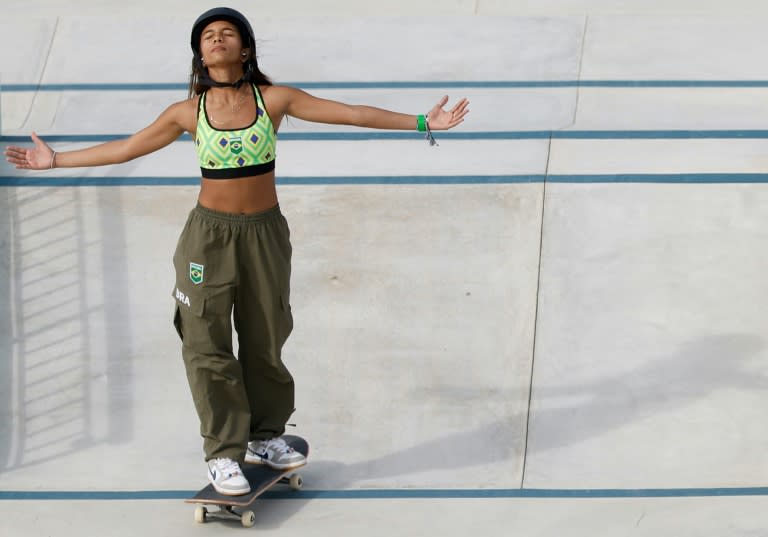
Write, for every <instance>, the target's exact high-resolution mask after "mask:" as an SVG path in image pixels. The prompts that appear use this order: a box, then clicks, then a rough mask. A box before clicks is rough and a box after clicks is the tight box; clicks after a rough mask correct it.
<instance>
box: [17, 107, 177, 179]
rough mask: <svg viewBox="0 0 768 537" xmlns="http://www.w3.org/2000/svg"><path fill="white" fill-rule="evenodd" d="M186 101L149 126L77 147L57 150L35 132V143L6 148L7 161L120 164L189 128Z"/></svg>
mask: <svg viewBox="0 0 768 537" xmlns="http://www.w3.org/2000/svg"><path fill="white" fill-rule="evenodd" d="M188 106H189V105H188V103H187V102H180V103H176V104H173V105H171V106H169V107H168V108H167V109H166V110H165V111H164V112H163V113H162V114H160V116H159V117H158V118H157V119H156V120H155V121H154V122H153V123H152V124H151V125H149V126H148V127H146V128H145V129H142V130H140V131H139V132H137V133H136V134H134V135H132V136H130V137H128V138H124V139H122V140H114V141H112V142H107V143H104V144H99V145H95V146H92V147H88V148H86V149H79V150H76V151H66V152H56V153H55V155H54V151H53V149H51V148H50V146H48V144H46V143H45V142H44V141H43V140H42V139H40V137H38V136H37V134H35V133H34V132H33V133H32V141H33V142H34V147H32V148H25V147H18V146H9V147H7V148H6V150H5V157H6V160H8V162H10V163H11V164H14V165H15V166H16V168H19V169H23V170H45V169H49V168H75V167H84V166H103V165H106V164H119V163H122V162H127V161H129V160H133V159H135V158H137V157H141V156H144V155H147V154H149V153H152V152H153V151H157V150H158V149H160V148H162V147H165V146H166V145H168V144H170V143H171V142H173V141H174V140H176V139H177V138H178V137H179V136H181V135H182V133H183V132H184V131H185V130H186V129H185V128H184V127H183V124H184V123H185V121H184V119H185V114H184V111H185V109H186V107H188Z"/></svg>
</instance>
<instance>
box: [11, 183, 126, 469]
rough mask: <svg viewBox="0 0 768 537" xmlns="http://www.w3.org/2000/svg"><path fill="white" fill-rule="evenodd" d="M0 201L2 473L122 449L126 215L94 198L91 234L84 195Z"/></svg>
mask: <svg viewBox="0 0 768 537" xmlns="http://www.w3.org/2000/svg"><path fill="white" fill-rule="evenodd" d="M3 194H4V195H3V196H2V197H1V198H0V204H1V205H0V210H1V211H2V212H0V214H2V215H4V216H5V218H3V220H2V222H0V255H2V259H3V261H2V262H3V263H4V264H3V265H0V267H2V271H3V272H5V273H6V274H7V275H8V277H7V278H3V280H2V281H3V283H2V287H0V295H2V294H6V295H7V300H2V301H0V303H1V304H2V306H0V307H4V308H5V310H6V311H4V312H2V313H3V315H2V318H1V319H0V334H2V335H3V336H4V337H2V339H1V340H0V352H1V353H2V354H1V355H0V401H2V403H3V405H2V410H0V432H1V433H2V434H1V435H0V438H1V439H0V471H2V469H5V470H10V469H13V468H19V467H25V466H31V465H35V464H40V463H43V462H46V461H50V460H56V459H58V458H61V457H64V456H66V455H68V454H71V453H73V452H76V451H79V450H81V449H85V448H90V447H92V446H93V445H94V444H98V443H101V442H105V441H106V442H112V443H115V442H123V441H128V440H129V439H130V435H131V431H132V427H133V412H132V408H131V402H130V400H129V398H128V397H125V394H126V393H131V379H132V365H131V364H132V362H131V345H130V339H129V338H127V337H122V338H117V337H116V336H115V334H116V333H118V332H120V333H125V331H126V330H128V331H130V322H129V320H128V319H129V313H128V312H126V311H125V308H126V307H127V306H126V305H127V304H129V301H128V296H127V295H128V289H127V288H126V286H125V285H124V282H125V281H126V279H127V278H126V274H125V272H126V266H127V263H126V262H125V260H124V257H125V255H124V254H125V232H124V225H123V218H124V216H123V214H122V213H121V212H118V213H115V212H114V211H110V210H109V209H108V207H107V206H106V205H105V204H103V203H102V197H103V196H104V195H105V194H104V193H103V192H102V191H98V192H97V194H96V199H97V204H96V214H97V218H98V223H99V224H100V228H101V229H93V227H94V226H93V220H92V217H93V215H94V211H93V210H92V207H91V206H89V205H91V203H90V201H91V200H90V199H88V198H89V197H90V196H91V193H87V192H84V191H83V190H82V189H79V188H54V187H50V188H46V187H43V188H26V187H18V188H14V189H10V188H9V189H5V192H4V193H3ZM6 215H7V216H6ZM89 218H91V219H90V220H89ZM98 255H100V258H98V257H97V256H98ZM95 264H96V267H98V265H101V268H102V274H103V277H102V279H101V281H102V284H101V286H100V287H97V286H95V285H94V284H93V282H92V280H93V278H92V277H91V275H92V274H93V271H94V265H95ZM96 270H98V268H97V269H96ZM6 282H7V283H6ZM113 341H120V344H119V345H113V344H111V342H113ZM115 416H117V417H118V419H115V418H114V417H115ZM118 422H119V423H118Z"/></svg>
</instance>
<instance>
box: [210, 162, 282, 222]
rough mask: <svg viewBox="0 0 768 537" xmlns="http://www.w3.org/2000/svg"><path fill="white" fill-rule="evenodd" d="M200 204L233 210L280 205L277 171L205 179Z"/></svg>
mask: <svg viewBox="0 0 768 537" xmlns="http://www.w3.org/2000/svg"><path fill="white" fill-rule="evenodd" d="M197 199H198V201H199V202H200V205H202V206H203V207H206V208H208V209H213V210H214V211H219V212H222V213H230V214H252V213H259V212H262V211H266V210H267V209H271V208H272V207H274V206H275V205H277V189H276V188H275V172H269V173H265V174H263V175H257V176H255V177H242V178H238V179H203V180H202V184H201V186H200V195H199V196H198V198H197Z"/></svg>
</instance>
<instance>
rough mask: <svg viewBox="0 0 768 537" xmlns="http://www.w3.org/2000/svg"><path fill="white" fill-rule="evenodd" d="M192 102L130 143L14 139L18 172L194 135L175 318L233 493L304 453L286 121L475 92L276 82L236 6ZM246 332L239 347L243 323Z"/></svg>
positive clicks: (217, 26) (112, 160) (193, 83)
mask: <svg viewBox="0 0 768 537" xmlns="http://www.w3.org/2000/svg"><path fill="white" fill-rule="evenodd" d="M191 46H192V53H193V56H192V74H191V77H190V85H189V94H190V97H189V99H187V100H184V101H180V102H177V103H174V104H172V105H171V106H169V107H168V108H167V109H166V110H165V111H164V112H163V113H162V114H160V116H159V117H158V118H157V119H156V120H155V121H154V122H153V123H152V124H151V125H149V126H148V127H146V128H145V129H143V130H141V131H139V132H137V133H136V134H134V135H132V136H130V137H129V138H126V139H122V140H115V141H111V142H107V143H104V144H100V145H96V146H92V147H89V148H87V149H81V150H77V151H66V152H56V151H54V150H52V149H51V148H50V147H49V146H48V145H47V144H46V143H45V142H43V140H41V139H40V138H39V137H38V136H37V135H36V134H35V133H33V134H32V141H33V142H34V147H32V148H22V147H15V146H12V147H8V148H7V149H6V158H7V160H8V161H9V162H10V163H11V164H14V165H15V166H16V167H17V168H20V169H27V170H43V169H50V168H64V167H67V168H70V167H82V166H101V165H106V164H117V163H122V162H127V161H129V160H132V159H135V158H138V157H141V156H143V155H147V154H149V153H152V152H153V151H157V150H158V149H160V148H162V147H165V146H167V145H168V144H170V143H171V142H173V141H174V140H176V139H177V138H179V136H181V135H182V134H183V133H184V132H189V133H190V134H191V135H192V138H193V139H194V141H195V148H196V150H197V156H198V160H199V163H200V172H201V176H202V179H201V185H200V192H199V195H198V202H197V206H196V207H195V208H194V209H192V211H191V212H190V214H189V218H188V219H187V222H186V224H185V226H184V229H183V231H182V233H181V237H180V238H179V242H178V245H177V248H176V252H175V254H174V256H173V262H174V267H175V270H176V288H175V289H174V292H173V296H174V297H175V300H176V309H175V314H174V325H175V326H176V330H177V332H178V334H179V336H180V338H181V340H182V356H183V359H184V364H185V367H186V372H187V378H188V380H189V385H190V388H191V391H192V397H193V400H194V403H195V408H196V410H197V413H198V416H199V417H200V431H201V435H202V437H203V449H204V451H205V459H206V461H207V462H208V478H209V480H210V481H211V483H212V484H213V486H214V488H215V489H216V490H217V491H218V492H220V493H221V494H229V495H239V494H246V493H248V492H249V491H250V485H249V484H248V481H247V480H246V479H245V477H244V476H243V473H242V471H241V468H240V465H241V464H242V463H244V462H246V463H257V464H267V465H269V466H272V467H274V468H279V469H289V468H294V467H298V466H301V465H303V464H305V462H306V461H305V460H304V456H303V455H301V454H300V453H298V452H295V451H294V450H292V449H291V448H290V447H288V446H287V445H286V443H285V442H284V441H283V440H282V439H281V436H282V435H283V433H284V432H285V425H286V422H287V420H288V418H289V416H290V415H291V414H292V413H293V411H294V406H293V405H294V382H293V377H292V376H291V374H290V373H289V372H288V369H287V368H286V367H285V365H284V364H283V361H282V359H281V349H282V347H283V344H284V343H285V341H286V339H287V338H288V336H289V334H290V333H291V330H292V328H293V318H292V316H291V308H290V302H289V292H290V291H289V290H290V272H291V243H290V240H289V230H288V224H287V222H286V220H285V218H284V217H283V215H282V213H281V212H280V207H279V205H278V199H277V192H276V188H275V172H274V169H275V155H276V153H275V144H276V140H277V131H278V129H279V127H280V123H281V122H282V120H283V118H284V117H286V116H292V117H296V118H300V119H303V120H306V121H313V122H320V123H332V124H344V125H356V126H359V127H371V128H377V129H400V130H411V129H418V130H420V131H425V132H426V133H427V135H428V136H429V137H430V139H431V134H430V130H445V129H450V128H452V127H455V126H456V125H458V124H459V123H461V122H462V121H463V120H464V117H465V115H466V114H467V113H468V109H467V105H468V102H467V100H466V99H462V100H460V101H459V102H458V103H457V104H456V105H455V106H453V107H452V108H451V109H450V110H448V111H446V110H444V109H443V107H444V106H445V104H446V103H447V102H448V97H443V98H442V99H441V100H440V101H439V102H438V103H437V104H436V105H435V106H434V107H433V108H432V110H430V111H429V113H428V114H426V115H419V116H415V115H407V114H400V113H396V112H390V111H387V110H382V109H379V108H373V107H370V106H352V105H347V104H343V103H339V102H335V101H330V100H325V99H319V98H316V97H313V96H311V95H309V94H307V93H305V92H303V91H301V90H299V89H295V88H291V87H287V86H276V85H273V84H272V82H271V81H270V80H269V78H267V77H266V76H265V75H264V74H263V73H262V72H261V71H260V70H259V66H258V62H257V56H256V47H255V39H254V33H253V30H252V28H251V25H250V24H249V23H248V21H247V20H246V18H245V17H244V16H243V15H242V14H241V13H239V12H237V11H235V10H233V9H229V8H215V9H211V10H209V11H207V12H205V13H203V14H202V15H201V16H200V17H199V18H198V19H197V21H196V22H195V23H194V25H193V27H192V35H191ZM233 313H234V322H235V326H234V328H235V330H236V331H237V334H238V341H239V352H238V356H237V358H235V356H234V355H233V352H232V326H231V318H232V314H233Z"/></svg>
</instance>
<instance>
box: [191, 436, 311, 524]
mask: <svg viewBox="0 0 768 537" xmlns="http://www.w3.org/2000/svg"><path fill="white" fill-rule="evenodd" d="M283 440H285V441H286V443H287V444H288V445H289V446H291V447H292V448H293V449H295V450H296V451H298V452H299V453H301V454H302V455H304V456H305V457H308V456H309V444H308V443H307V441H306V440H304V439H303V438H301V437H298V436H292V435H285V436H283ZM241 468H242V470H243V474H244V475H245V478H246V479H247V480H248V483H250V485H251V492H249V493H248V494H241V495H239V496H227V495H224V494H219V493H218V492H216V489H214V488H213V485H211V484H208V485H207V486H205V487H203V488H202V489H200V491H199V492H198V493H197V494H195V495H194V496H193V497H192V498H189V499H187V500H184V501H185V502H186V503H194V504H197V507H195V522H197V523H200V524H202V523H204V522H206V521H207V520H208V519H213V518H217V519H221V520H239V521H240V522H241V523H242V524H243V526H245V527H246V528H250V527H251V526H253V525H254V524H255V523H256V515H255V514H254V513H253V511H251V510H250V509H248V507H250V506H251V504H252V503H253V502H254V501H255V500H256V498H258V497H259V496H261V495H262V494H263V493H264V492H266V491H267V490H269V489H270V488H272V486H273V485H276V484H278V483H283V484H286V485H289V486H290V487H291V488H292V489H293V490H299V489H301V487H302V485H303V481H302V478H301V475H300V474H298V473H296V470H299V468H293V469H290V470H276V469H274V468H270V467H269V466H267V465H264V464H243V465H242V466H241ZM208 506H215V507H218V509H217V510H215V511H211V512H209V511H208Z"/></svg>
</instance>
